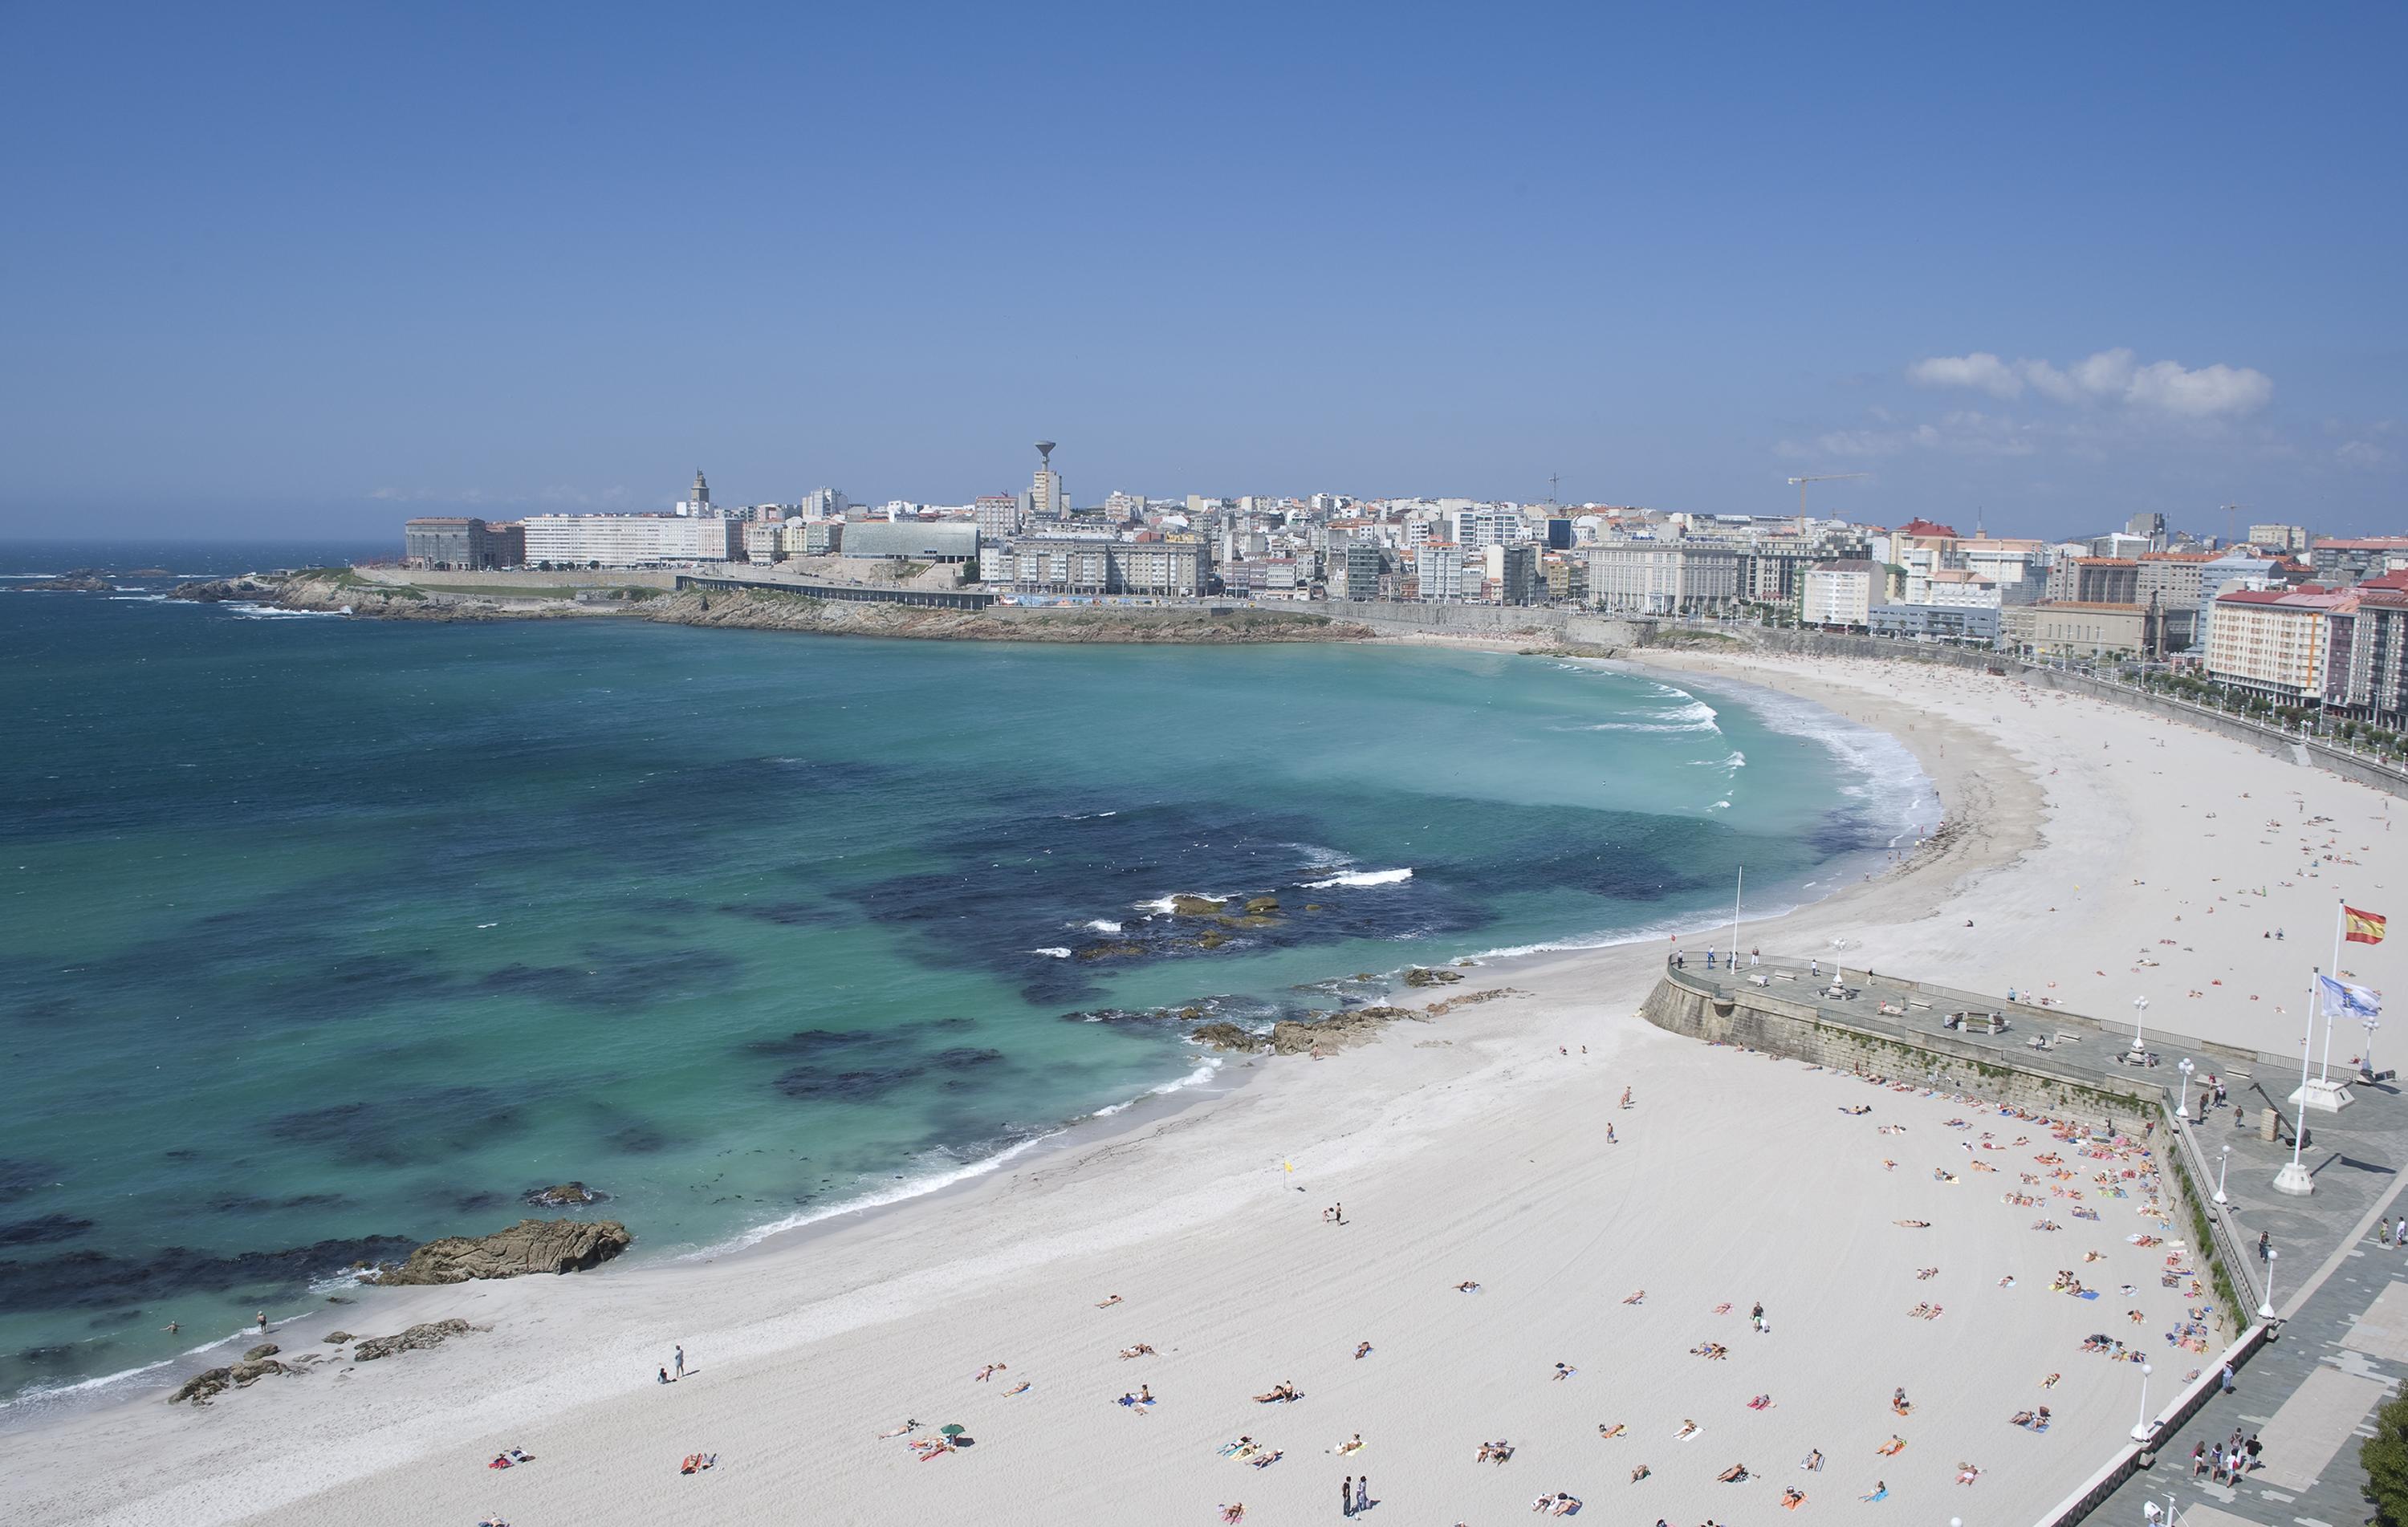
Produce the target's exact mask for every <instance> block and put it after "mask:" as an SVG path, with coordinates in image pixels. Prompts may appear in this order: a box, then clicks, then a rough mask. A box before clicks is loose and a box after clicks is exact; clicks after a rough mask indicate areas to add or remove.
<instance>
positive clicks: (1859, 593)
mask: <svg viewBox="0 0 2408 1527" xmlns="http://www.w3.org/2000/svg"><path fill="white" fill-rule="evenodd" d="M1887 603H1889V569H1888V568H1886V567H1885V566H1883V565H1882V564H1880V563H1877V562H1869V561H1866V560H1865V559H1863V558H1851V559H1848V560H1846V561H1843V562H1828V563H1825V564H1823V565H1821V566H1820V567H1814V568H1810V569H1809V570H1808V571H1807V573H1806V576H1805V578H1803V579H1802V580H1801V581H1800V583H1799V593H1798V618H1799V620H1800V621H1803V622H1804V623H1806V624H1807V625H1819V626H1856V627H1863V626H1870V625H1871V623H1872V620H1871V616H1872V611H1873V610H1874V609H1875V608H1876V607H1879V606H1882V605H1885V604H1887Z"/></svg>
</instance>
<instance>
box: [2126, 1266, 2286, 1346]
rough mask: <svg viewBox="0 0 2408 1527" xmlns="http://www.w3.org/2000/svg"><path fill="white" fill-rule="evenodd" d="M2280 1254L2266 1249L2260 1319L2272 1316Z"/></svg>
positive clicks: (2258, 1315) (2259, 1304)
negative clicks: (2276, 1271)
mask: <svg viewBox="0 0 2408 1527" xmlns="http://www.w3.org/2000/svg"><path fill="white" fill-rule="evenodd" d="M2282 1254H2283V1253H2281V1252H2280V1251H2277V1250H2275V1249H2273V1248H2272V1247H2271V1246H2270V1247H2268V1248H2267V1249H2266V1297H2265V1298H2263V1299H2261V1300H2259V1301H2258V1302H2257V1318H2258V1319H2259V1320H2272V1319H2273V1318H2274V1259H2275V1258H2276V1257H2279V1256H2281V1255H2282ZM2141 1371H2142V1372H2143V1373H2146V1372H2147V1371H2148V1365H2147V1364H2146V1363H2143V1364H2142V1367H2141Z"/></svg>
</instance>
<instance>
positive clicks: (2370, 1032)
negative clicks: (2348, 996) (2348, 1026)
mask: <svg viewBox="0 0 2408 1527" xmlns="http://www.w3.org/2000/svg"><path fill="white" fill-rule="evenodd" d="M2358 1021H2359V1022H2360V1023H2363V1024H2365V1025H2366V1058H2365V1059H2364V1060H2362V1061H2360V1062H2358V1069H2359V1070H2360V1071H2363V1072H2365V1073H2366V1074H2367V1075H2368V1076H2370V1077H2372V1076H2373V1075H2374V1031H2375V1030H2377V1029H2379V1028H2381V1027H2383V1020H2381V1019H2379V1018H2373V1017H2367V1018H2361V1019H2359V1020H2358Z"/></svg>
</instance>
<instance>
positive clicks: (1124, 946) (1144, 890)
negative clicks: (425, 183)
mask: <svg viewBox="0 0 2408 1527" xmlns="http://www.w3.org/2000/svg"><path fill="white" fill-rule="evenodd" d="M355 550H360V549H357V548H347V547H341V546H329V547H323V548H280V547H279V548H208V549H205V548H192V547H154V548H144V547H119V548H108V549H100V548H84V549H71V548H51V547H27V546H18V547H0V573H6V574H8V575H11V576H12V577H15V578H22V575H24V574H28V573H44V572H55V571H58V570H61V569H62V568H63V567H65V566H68V565H75V564H79V563H82V564H106V565H111V566H116V567H130V566H140V565H158V566H164V567H167V568H170V569H172V570H174V571H175V572H177V573H179V574H193V573H222V572H226V571H235V570H239V569H241V568H244V567H248V566H256V565H267V564H279V565H294V564H308V563H316V562H324V561H335V560H339V559H340V558H341V557H342V556H343V555H344V554H345V553H347V552H351V551H355ZM166 581H167V580H160V579H154V580H148V581H147V582H146V581H145V580H127V587H125V588H124V589H122V590H121V591H120V592H115V593H111V594H79V593H33V592H0V651H5V652H6V654H7V660H8V661H7V663H6V664H0V714H5V715H6V716H7V728H6V741H5V744H0V749H5V757H6V760H7V779H8V780H9V786H10V788H9V801H8V807H9V808H8V810H7V813H6V815H5V817H0V840H5V853H0V870H5V872H6V873H7V877H8V882H9V883H8V886H7V906H8V916H7V918H6V919H5V920H0V1047H5V1050H6V1055H7V1077H8V1083H7V1088H8V1096H9V1103H10V1107H9V1110H8V1112H9V1119H10V1125H11V1127H10V1128H9V1129H8V1131H7V1135H6V1138H5V1140H0V1402H5V1404H6V1406H7V1410H8V1411H14V1412H15V1418H14V1419H23V1418H24V1417H26V1416H28V1415H31V1414H35V1413H38V1412H39V1411H41V1410H44V1409H47V1408H49V1407H51V1406H57V1405H59V1404H62V1403H68V1402H69V1401H70V1399H71V1398H72V1397H76V1396H85V1397H89V1396H91V1395H93V1394H94V1393H96V1392H100V1391H103V1390H105V1389H107V1388H108V1387H109V1386H115V1387H117V1388H121V1389H122V1388H123V1387H125V1386H127V1385H138V1384H141V1383H144V1382H158V1381H160V1380H161V1379H162V1378H163V1377H164V1376H165V1374H166V1373H167V1372H168V1371H169V1366H170V1364H172V1363H173V1362H174V1360H176V1359H178V1358H179V1356H182V1355H184V1354H188V1353H189V1352H191V1351H192V1350H193V1349H195V1348H196V1347H202V1346H207V1345H208V1344H212V1343H232V1342H235V1341H236V1340H238V1338H239V1333H240V1331H241V1328H242V1327H243V1325H244V1323H245V1321H246V1320H248V1318H249V1317H250V1315H251V1312H252V1311H253V1310H254V1309H260V1308H265V1309H267V1310H268V1311H269V1312H270V1313H271V1315H281V1314H284V1313H291V1312H294V1311H297V1310H298V1309H300V1308H302V1307H306V1306H310V1305H313V1304H316V1303H317V1302H318V1301H320V1300H321V1299H322V1297H323V1294H324V1292H326V1291H327V1290H328V1289H329V1288H330V1287H332V1286H333V1281H332V1280H338V1279H340V1278H341V1277H343V1276H344V1269H345V1268H346V1267H347V1266H348V1265H349V1264H350V1263H353V1262H355V1261H359V1260H363V1259H366V1260H375V1259H380V1258H392V1257H397V1256H399V1255H401V1254H404V1253H405V1252H406V1250H407V1249H408V1248H409V1246H411V1245H413V1244H415V1243H416V1242H418V1241H421V1240H424V1239H429V1238H432V1237H434V1236H437V1235H444V1234H481V1233H484V1232H488V1231H492V1230H495V1229H498V1228H500V1227H502V1226H503V1225H506V1224H508V1223H509V1222H511V1221H512V1220H516V1219H518V1218H520V1217H521V1216H523V1215H526V1214H552V1213H558V1212H561V1211H558V1210H552V1209H538V1208H531V1207H529V1206H527V1205H526V1204H525V1202H524V1195H525V1194H527V1193H528V1192H531V1191H534V1190H538V1189H541V1188H543V1187H546V1186H548V1185H551V1184H553V1183H559V1182H563V1181H568V1180H576V1181H581V1182H583V1183H585V1184H586V1185H588V1186H589V1187H591V1188H593V1189H595V1190H598V1191H600V1192H604V1193H606V1194H608V1195H609V1196H608V1199H607V1201H605V1202H603V1203H601V1204H599V1205H597V1206H594V1207H593V1208H591V1209H588V1210H582V1211H579V1212H582V1213H586V1214H590V1215H594V1216H606V1217H609V1218H613V1219H617V1220H623V1221H624V1222H625V1223H626V1224H627V1225H628V1227H629V1228H630V1229H631V1230H632V1231H633V1232H634V1233H635V1234H636V1236H637V1245H636V1249H635V1250H634V1251H633V1252H631V1253H630V1255H634V1256H640V1257H646V1258H675V1257H679V1256H685V1255H692V1254H695V1253H696V1252H698V1251H704V1250H709V1249H716V1248H723V1247H725V1246H727V1245H730V1244H733V1243H736V1242H739V1241H742V1240H746V1239H749V1238H757V1237H758V1236H760V1235H762V1234H767V1233H770V1232H772V1231H774V1230H776V1229H779V1228H783V1227H787V1226H793V1225H797V1224H801V1223H805V1222H808V1221H810V1220H812V1219H815V1218H819V1217H824V1216H826V1215H830V1214H836V1213H841V1212H845V1211H846V1210H847V1209H848V1208H853V1207H858V1206H862V1205H864V1204H867V1203H876V1202H884V1201H889V1200H892V1199H895V1198H897V1197H901V1196H907V1195H909V1194H911V1193H915V1192H925V1191H928V1190H930V1189H931V1188H934V1187H936V1186H939V1185H941V1184H943V1183H945V1182H947V1181H950V1180H953V1179H955V1178H957V1177H960V1176H962V1175H964V1174H966V1173H969V1172H975V1171H979V1170H982V1169H987V1168H990V1167H991V1166H992V1165H993V1164H994V1163H996V1162H998V1161H999V1160H1001V1159H1004V1158H1005V1157H1006V1156H1008V1155H1009V1154H1010V1153H1011V1152H1012V1151H1013V1150H1015V1149H1020V1148H1024V1147H1025V1146H1026V1145H1027V1144H1028V1143H1029V1142H1032V1141H1035V1140H1038V1139H1040V1138H1043V1137H1045V1136H1047V1135H1050V1134H1053V1133H1054V1132H1057V1131H1059V1130H1061V1129H1062V1128H1064V1127H1065V1126H1066V1125H1068V1124H1070V1123H1071V1122H1073V1121H1075V1120H1079V1119H1081V1118H1083V1117H1090V1116H1093V1115H1096V1114H1098V1113H1102V1112H1107V1111H1111V1110H1114V1109H1117V1108H1119V1107H1121V1106H1126V1105H1127V1104H1128V1103H1130V1102H1131V1101H1132V1100H1134V1099H1137V1098H1140V1097H1143V1096H1145V1095H1147V1094H1149V1093H1156V1092H1167V1091H1172V1090H1176V1089H1179V1088H1181V1087H1183V1086H1191V1085H1206V1084H1209V1082H1210V1080H1211V1076H1212V1071H1213V1063H1212V1061H1211V1058H1210V1057H1209V1056H1207V1055H1206V1054H1204V1053H1203V1052H1201V1051H1199V1050H1198V1049H1197V1048H1195V1047H1193V1046H1191V1045H1188V1044H1187V1043H1185V1042H1184V1041H1183V1034H1184V1032H1185V1030H1186V1029H1187V1028H1188V1027H1189V1026H1190V1022H1189V1021H1188V1020H1184V1019H1183V1017H1182V1016H1181V1015H1182V1014H1183V1013H1188V1014H1203V1015H1208V1016H1211V1017H1215V1018H1229V1019H1233V1020H1237V1021H1240V1022H1245V1023H1253V1024H1261V1023H1268V1022H1269V1021H1270V1020H1272V1019H1274V1018H1277V1017H1280V1016H1284V1015H1300V1014H1302V1013H1304V1012H1306V1011H1309V1010H1312V1009H1325V1010H1326V1009H1329V1008H1334V1007H1337V1006H1341V1005H1342V1004H1345V1003H1348V1002H1354V1001H1361V1000H1371V999H1374V998H1376V997H1377V996H1378V995H1379V993H1380V992H1382V991H1383V990H1384V984H1383V982H1384V978H1389V977H1392V976H1393V975H1394V974H1395V973H1397V972H1398V971H1399V970H1401V969H1402V968H1404V967H1406V966H1409V965H1412V964H1415V963H1437V962H1441V961H1447V960H1453V959H1456V958H1460V957H1466V956H1479V955H1483V954H1496V953H1502V952H1515V951H1522V950H1527V949H1536V948H1543V947H1569V946H1576V945H1583V944H1602V943H1608V942H1614V941H1619V940H1626V939H1630V938H1637V937H1644V936H1648V935H1650V934H1651V933H1656V932H1660V930H1661V929H1663V928H1664V927H1667V926H1670V925H1671V924H1674V923H1682V924H1685V925H1689V926H1695V925H1696V924H1698V923H1699V922H1700V921H1701V920H1713V919H1715V918H1720V917H1725V916H1727V915H1728V912H1729V908H1730V905H1731V893H1732V888H1733V879H1734V876H1735V874H1736V872H1737V871H1738V869H1739V868H1740V866H1742V864H1743V865H1744V866H1745V869H1746V884H1747V888H1748V891H1747V901H1748V906H1749V910H1750V913H1751V914H1752V915H1769V914H1770V912H1771V911H1773V910H1776V909H1778V908H1780V907H1783V906H1789V905H1794V904H1795V903H1797V902H1799V901H1801V900H1806V899H1811V898H1813V897H1815V896H1819V895H1821V894H1823V893H1825V892H1828V891H1829V890H1831V889H1834V888H1835V887H1836V885H1837V884H1839V883H1840V882H1842V881H1844V880H1849V879H1853V878H1856V877H1857V876H1859V875H1861V874H1862V873H1864V872H1865V871H1866V870H1868V869H1869V868H1871V867H1873V866H1874V865H1876V864H1878V863H1881V862H1882V860H1883V857H1884V855H1885V854H1886V853H1888V852H1889V851H1891V850H1892V849H1895V848H1897V847H1898V846H1899V845H1901V844H1902V843H1906V842H1911V841H1912V839H1913V837H1914V835H1915V834H1916V833H1917V832H1918V831H1919V830H1922V829H1927V828H1928V826H1929V825H1930V824H1931V823H1932V822H1933V821H1936V819H1937V804H1936V802H1935V800H1934V799H1933V796H1932V793H1931V790H1930V787H1929V785H1928V782H1927V781H1926V780H1924V778H1922V776H1921V775H1920V773H1919V772H1918V771H1917V770H1916V768H1915V767H1914V762H1913V760H1912V758H1911V757H1910V756H1909V755H1908V754H1907V753H1906V752H1905V750H1904V749H1902V748H1900V747H1899V746H1898V745H1897V744H1896V743H1895V742H1893V741H1891V740H1890V739H1888V738H1885V737H1884V736H1881V735H1878V734H1875V733H1871V732H1869V731H1866V730H1864V729H1862V728H1858V727H1856V726H1854V725H1852V724H1849V723H1847V722H1844V721H1841V720H1840V719H1839V718H1837V717H1835V716H1832V715H1831V714H1829V713H1828V712H1824V711H1821V710H1818V709H1815V708H1813V707H1812V706H1805V705H1802V704H1800V703H1798V702H1795V701H1791V700H1788V699H1786V698H1784V697H1781V696H1777V695H1773V694H1770V693H1768V692H1757V691H1750V690H1737V689H1730V688H1726V687H1723V686H1714V687H1712V688H1709V687H1707V686H1705V685H1704V684H1702V683H1692V682H1689V681H1687V680H1685V679H1684V680H1683V681H1682V682H1679V683H1673V682H1670V681H1669V680H1665V679H1660V678H1653V677H1649V676H1645V675H1641V674H1636V673H1631V672H1628V671H1616V670H1614V669H1612V668H1610V667H1609V666H1607V665H1604V664H1592V663H1583V662H1572V661H1560V660H1550V659H1542V658H1524V657H1513V656H1508V655H1501V654H1486V653H1471V652H1455V651H1443V650H1434V649H1367V648H1362V647H1352V646H1283V647H1253V648H1249V647H1230V648H1130V647H1075V646H1064V647H1044V646H1020V645H1000V644H994V645H990V644H968V643H958V644H957V643H936V642H925V643H922V642H901V641H879V640H867V639H857V638H839V637H820V636H807V635H790V634H780V633H766V632H743V631H705V630H694V629H688V628H683V627H677V626H667V625H652V624H648V623H644V622H639V621H624V620H594V621H546V622H509V623H496V624H480V625H441V624H409V623H388V622H375V621H348V620H344V619H341V618H339V617H327V616H313V615H287V614H280V613H275V612H270V611H265V610H260V609H256V608H248V607H201V606H194V605H189V604H179V603H169V602H166V601H165V600H163V599H161V598H160V597H158V596H159V594H160V592H162V589H163V588H164V587H165V583H166ZM1180 893H1188V894H1198V895H1210V896H1227V897H1249V896H1260V895H1266V894H1268V895H1274V896H1276V897H1277V898H1278V899H1279V903H1280V906H1279V911H1278V913H1277V915H1276V916H1275V917H1274V918H1272V920H1269V922H1267V923H1264V924H1261V925H1259V926H1241V927H1237V928H1230V929H1224V930H1222V931H1221V940H1222V941H1221V942H1219V944H1218V947H1206V946H1207V945H1208V944H1210V943H1211V942H1212V941H1211V940H1204V939H1200V938H1199V936H1198V935H1199V934H1200V933H1201V932H1202V927H1203V925H1202V924H1200V923H1199V921H1198V920H1197V919H1194V918H1189V917H1182V916H1178V915H1176V914H1174V913H1173V912H1172V911H1171V910H1170V909H1169V904H1168V897H1170V896H1172V895H1174V894H1180ZM1231 910H1232V911H1235V910H1237V908H1236V907H1234V906H1233V907H1232V908H1231ZM1214 926H1216V927H1217V926H1218V925H1217V924H1216V925H1214ZM170 1321H175V1322H178V1323H179V1324H180V1326H181V1327H182V1329H181V1331H180V1332H179V1334H175V1335H170V1334H166V1333H165V1331H164V1330H163V1329H162V1328H163V1327H165V1325H167V1324H168V1323H169V1322H170ZM0 1419H9V1418H7V1416H6V1412H0Z"/></svg>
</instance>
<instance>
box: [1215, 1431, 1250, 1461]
mask: <svg viewBox="0 0 2408 1527" xmlns="http://www.w3.org/2000/svg"><path fill="white" fill-rule="evenodd" d="M1253 1447H1254V1438H1252V1437H1250V1436H1242V1435H1241V1436H1240V1437H1239V1438H1238V1440H1237V1441H1235V1442H1225V1443H1223V1444H1221V1456H1222V1457H1224V1458H1235V1457H1239V1456H1240V1455H1241V1454H1243V1453H1245V1452H1246V1451H1247V1450H1248V1449H1251V1448H1253Z"/></svg>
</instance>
